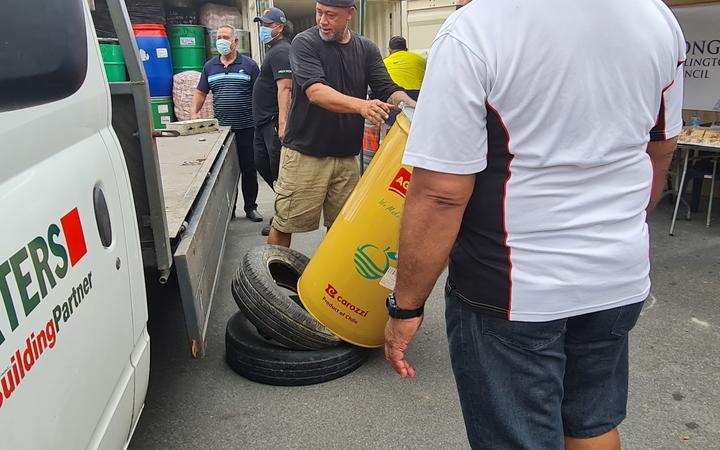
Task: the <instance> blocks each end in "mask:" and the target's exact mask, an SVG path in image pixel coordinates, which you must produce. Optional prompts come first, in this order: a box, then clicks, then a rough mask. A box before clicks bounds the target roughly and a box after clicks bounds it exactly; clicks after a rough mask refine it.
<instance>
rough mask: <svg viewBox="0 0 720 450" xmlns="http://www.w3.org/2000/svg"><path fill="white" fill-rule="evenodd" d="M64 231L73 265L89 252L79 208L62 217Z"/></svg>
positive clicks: (61, 222)
mask: <svg viewBox="0 0 720 450" xmlns="http://www.w3.org/2000/svg"><path fill="white" fill-rule="evenodd" d="M60 224H61V225H62V229H63V233H65V241H66V242H67V246H68V252H69V253H70V265H72V266H73V267H74V266H75V264H77V263H78V261H80V260H81V259H82V257H83V256H85V254H86V253H87V245H86V244H85V233H83V228H82V223H81V222H80V213H78V210H77V208H75V209H73V210H72V211H70V212H69V213H67V214H65V217H63V218H62V219H60Z"/></svg>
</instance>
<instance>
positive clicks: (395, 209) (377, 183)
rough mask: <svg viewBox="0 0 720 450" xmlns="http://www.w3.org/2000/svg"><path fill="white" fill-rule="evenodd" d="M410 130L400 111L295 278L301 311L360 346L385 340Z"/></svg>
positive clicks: (407, 175) (408, 172)
mask: <svg viewBox="0 0 720 450" xmlns="http://www.w3.org/2000/svg"><path fill="white" fill-rule="evenodd" d="M405 111H406V112H407V113H408V114H410V111H412V109H409V110H408V109H406V110H405ZM409 130H410V120H409V119H408V117H407V116H406V115H405V114H399V115H398V117H397V121H396V123H395V125H394V126H393V127H392V129H391V130H390V132H389V133H388V135H387V137H386V138H385V140H384V141H383V144H382V146H381V147H380V149H379V150H378V151H377V153H376V154H375V157H374V158H373V160H372V162H371V163H370V166H369V167H368V169H367V171H366V172H365V174H364V175H363V177H362V178H361V179H360V182H359V183H358V185H357V187H356V188H355V190H354V191H353V193H352V195H351V196H350V198H349V199H348V201H347V203H345V206H344V207H343V209H342V211H340V214H339V216H338V217H337V219H336V220H335V223H334V224H333V226H332V228H330V231H329V232H328V235H327V236H326V237H325V239H324V240H323V241H322V243H321V244H320V247H319V248H318V249H317V252H316V253H315V256H313V258H312V259H311V260H310V264H308V266H307V268H306V269H305V271H304V272H303V274H302V276H301V277H300V280H299V281H298V294H299V295H300V300H301V301H302V304H303V305H304V306H305V309H307V310H308V311H309V312H310V314H312V315H313V316H314V317H315V318H316V319H317V320H319V321H320V322H321V323H322V324H323V325H325V326H326V327H327V328H328V329H329V330H330V331H332V332H333V333H335V334H336V335H337V336H339V337H340V338H341V339H343V340H345V341H347V342H350V343H352V344H355V345H359V346H362V347H380V346H382V345H383V341H384V338H383V330H384V328H385V322H386V321H387V318H388V314H387V309H386V307H385V299H386V298H387V295H388V294H389V293H390V290H391V289H392V288H393V287H394V285H395V273H396V268H397V250H398V239H399V232H400V218H401V216H402V211H403V206H404V204H405V193H406V191H407V188H408V184H409V183H410V175H411V172H412V168H411V167H408V166H403V165H402V156H403V153H404V151H405V143H406V141H407V137H408V131H409Z"/></svg>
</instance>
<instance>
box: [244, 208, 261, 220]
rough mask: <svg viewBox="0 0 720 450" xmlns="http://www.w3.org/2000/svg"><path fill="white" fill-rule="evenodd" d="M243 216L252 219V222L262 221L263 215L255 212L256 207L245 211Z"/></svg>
mask: <svg viewBox="0 0 720 450" xmlns="http://www.w3.org/2000/svg"><path fill="white" fill-rule="evenodd" d="M245 217H247V218H248V219H250V220H252V221H253V222H262V221H263V216H261V215H260V213H259V212H257V209H253V210H252V211H248V212H246V213H245Z"/></svg>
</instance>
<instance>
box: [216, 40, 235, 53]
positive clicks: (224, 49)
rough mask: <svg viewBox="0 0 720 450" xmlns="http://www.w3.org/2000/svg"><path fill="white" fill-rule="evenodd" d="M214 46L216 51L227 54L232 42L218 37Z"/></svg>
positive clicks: (230, 49)
mask: <svg viewBox="0 0 720 450" xmlns="http://www.w3.org/2000/svg"><path fill="white" fill-rule="evenodd" d="M215 47H216V48H217V51H218V53H220V54H221V55H223V56H226V55H229V54H230V52H231V51H232V43H231V42H230V41H228V40H227V39H218V40H217V41H215Z"/></svg>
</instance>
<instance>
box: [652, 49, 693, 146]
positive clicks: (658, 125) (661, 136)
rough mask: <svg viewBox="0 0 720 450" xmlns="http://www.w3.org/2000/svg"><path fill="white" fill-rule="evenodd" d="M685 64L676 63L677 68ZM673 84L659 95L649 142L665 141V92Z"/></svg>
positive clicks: (668, 86)
mask: <svg viewBox="0 0 720 450" xmlns="http://www.w3.org/2000/svg"><path fill="white" fill-rule="evenodd" d="M683 64H685V60H682V61H678V63H677V67H680V66H682V65H683ZM673 84H675V81H673V82H672V83H670V84H668V85H667V86H665V88H664V89H663V90H662V92H661V93H660V110H659V111H658V115H657V119H656V120H655V126H654V127H652V129H651V130H650V140H651V141H664V140H666V139H667V134H666V133H667V118H666V117H665V116H666V115H667V114H666V112H665V92H667V90H668V89H670V87H672V85H673Z"/></svg>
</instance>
